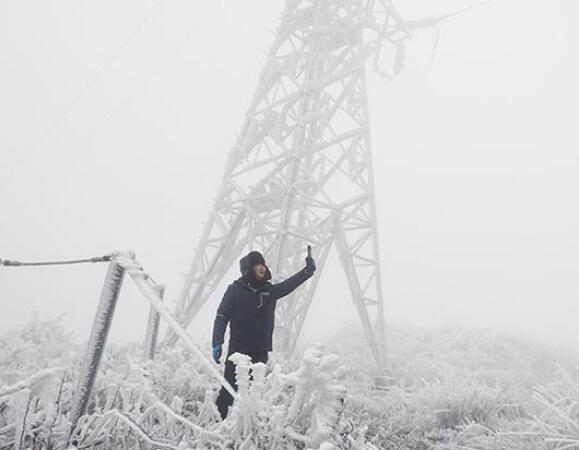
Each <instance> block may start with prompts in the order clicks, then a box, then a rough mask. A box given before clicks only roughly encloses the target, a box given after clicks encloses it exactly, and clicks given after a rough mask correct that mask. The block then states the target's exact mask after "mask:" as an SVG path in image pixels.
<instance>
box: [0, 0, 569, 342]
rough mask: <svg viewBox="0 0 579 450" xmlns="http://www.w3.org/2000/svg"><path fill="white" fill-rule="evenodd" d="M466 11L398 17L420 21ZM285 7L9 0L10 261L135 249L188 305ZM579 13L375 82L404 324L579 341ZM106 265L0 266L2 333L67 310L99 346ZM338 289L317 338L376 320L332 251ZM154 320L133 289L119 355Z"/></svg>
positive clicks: (539, 18) (415, 62)
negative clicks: (232, 152) (207, 222)
mask: <svg viewBox="0 0 579 450" xmlns="http://www.w3.org/2000/svg"><path fill="white" fill-rule="evenodd" d="M469 4H472V3H470V2H466V1H450V0H444V1H440V2H432V1H426V0H407V1H402V0H399V1H398V2H396V6H397V7H398V9H399V11H400V13H401V14H402V15H403V16H404V17H406V18H409V19H416V18H421V17H424V16H430V15H436V14H442V13H446V12H450V11H454V10H457V9H459V8H461V7H464V6H466V5H469ZM282 7H283V2H282V1H281V0H275V1H273V0H261V1H258V0H246V1H243V2H234V1H230V2H226V1H217V0H214V1H211V2H187V1H182V0H179V1H178V0H173V1H163V0H161V1H154V2H153V1H134V0H127V1H124V2H121V3H119V2H113V1H109V0H106V1H101V2H98V3H91V2H73V1H44V2H3V3H2V4H1V5H0V68H1V71H0V119H1V123H2V126H0V207H1V210H0V215H1V220H0V258H7V259H16V260H21V261H27V260H53V259H69V258H70V259H72V258H81V257H91V256H98V255H103V254H106V253H109V252H110V251H113V250H117V249H132V250H134V251H135V252H136V254H137V258H138V259H139V261H140V262H141V264H142V265H143V266H144V267H145V268H146V270H147V271H148V272H149V273H150V274H151V275H153V277H154V278H155V280H157V282H159V283H163V284H165V285H166V286H167V291H166V298H167V301H168V302H170V303H172V302H173V301H174V300H175V299H176V297H177V295H178V292H179V290H180V288H181V286H182V283H183V273H184V272H185V271H186V269H187V268H188V265H189V263H190V260H191V258H192V256H193V247H194V246H195V245H196V244H197V241H198V239H199V236H200V233H201V230H202V225H203V221H204V218H205V217H206V216H207V215H208V212H209V209H210V207H211V204H212V197H213V195H214V193H216V191H217V188H218V186H219V184H220V181H221V175H222V173H223V169H224V164H225V158H226V155H227V152H228V150H229V149H230V148H231V146H232V145H233V144H234V142H235V138H236V135H237V133H238V132H239V129H240V127H241V124H242V122H243V118H244V114H245V111H246V109H247V108H248V106H249V102H250V100H251V98H252V96H253V93H254V91H255V88H256V85H257V80H258V76H259V73H260V70H261V68H262V66H263V64H264V63H265V54H266V52H267V50H268V48H269V46H270V45H271V42H272V40H273V34H272V32H273V30H274V29H275V27H276V26H277V24H278V19H279V16H280V12H281V10H282ZM578 13H579V5H578V4H577V2H574V1H571V0H553V1H551V2H549V3H545V2H539V1H536V0H526V1H523V0H495V1H491V2H489V3H486V4H483V5H481V6H479V7H477V8H475V9H472V10H470V11H468V12H465V13H463V14H461V15H459V16H455V17H453V18H452V19H449V20H447V21H445V22H444V23H443V24H442V26H441V28H440V36H439V39H438V40H437V36H436V31H435V30H434V29H431V30H427V31H424V32H421V33H417V35H416V36H415V38H414V39H412V41H411V42H410V45H409V48H408V56H409V61H408V64H407V67H406V70H404V71H403V72H402V73H401V75H400V76H399V77H398V78H396V79H395V80H394V81H391V82H389V83H385V82H384V80H382V79H381V78H380V77H379V76H378V75H377V74H374V73H372V72H371V70H369V76H368V79H369V91H368V95H369V104H370V113H371V133H372V145H373V158H374V172H375V176H376V189H377V192H376V203H377V209H378V224H379V233H380V244H381V249H380V250H381V259H382V274H383V281H384V297H385V309H386V323H387V325H388V324H394V323H397V324H407V325H409V326H438V325H446V324H450V325H452V324H460V325H462V326H465V325H466V326H472V327H481V326H482V327H490V328H492V329H496V330H497V331H501V332H508V333H511V334H515V335H518V336H527V337H533V338H540V339H545V340H549V341H552V342H556V343H559V344H563V343H568V344H572V343H573V342H575V341H576V340H577V338H579V328H578V327H577V326H576V318H577V317H578V315H579V306H578V304H579V302H578V300H579V283H578V282H577V274H578V273H579V233H578V230H579V201H578V200H579V190H578V187H579V181H578V177H577V173H578V169H579V157H578V154H577V150H578V143H579V137H578V136H577V131H576V129H577V127H576V120H577V116H578V112H579V111H578V109H579V108H578V106H577V105H578V104H579V93H578V89H577V86H576V80H577V79H578V76H579V66H578V64H577V43H578V42H579V31H578V30H577V27H576V26H575V24H574V22H575V18H576V17H577V14H578ZM435 43H437V45H436V52H435V53H434V58H433V57H432V49H433V47H434V45H435ZM304 256H305V254H304ZM105 269H106V267H105V266H104V265H88V266H87V265H82V266H67V267H64V268H61V267H59V268H0V299H1V302H2V303H1V304H2V307H3V313H2V314H1V315H0V330H7V329H11V328H14V327H18V326H20V325H21V324H23V323H25V322H26V321H27V320H29V319H30V317H31V315H32V314H33V312H36V314H37V316H38V317H39V318H40V319H42V320H46V319H52V318H56V317H58V316H60V315H61V314H65V316H64V317H63V319H62V320H63V322H64V323H65V324H66V326H67V327H68V328H70V329H71V330H74V331H75V332H76V333H77V334H78V336H79V338H80V339H86V337H87V336H88V330H89V328H90V324H91V322H92V315H93V313H94V310H95V308H96V302H97V300H98V296H99V293H100V290H101V287H102V281H103V278H104V274H105ZM235 269H236V268H235V267H234V269H233V270H232V271H231V273H230V275H229V276H228V277H226V279H224V280H223V281H222V284H223V289H217V292H216V294H215V295H213V296H212V298H211V299H210V300H209V301H208V302H207V304H206V305H205V307H204V308H203V310H202V312H201V314H200V315H199V316H198V317H197V318H196V319H195V320H194V321H193V323H192V325H191V327H190V330H191V332H192V334H193V335H194V337H195V338H196V339H198V340H199V341H201V342H204V341H208V340H209V332H210V330H211V326H212V319H213V315H214V313H215V309H216V307H217V304H218V301H219V299H220V296H221V294H222V292H223V290H224V289H225V287H226V285H227V284H228V283H229V282H230V281H231V280H232V279H233V278H234V277H237V273H236V272H235ZM297 269H298V267H296V270H297ZM320 276H321V281H320V284H319V287H318V290H317V293H316V297H315V299H314V303H313V305H312V308H311V310H310V314H309V317H308V319H307V321H306V324H305V329H304V336H303V337H304V339H305V340H311V339H322V340H323V339H327V338H328V337H329V336H331V335H332V333H335V332H337V331H338V330H340V329H342V327H344V326H346V325H348V324H355V323H357V321H356V316H355V314H356V313H355V309H354V307H353V305H352V302H351V300H350V296H349V291H348V289H347V283H346V280H345V278H344V275H343V273H342V271H341V268H340V266H339V263H338V260H337V258H336V255H335V254H331V255H330V260H329V265H328V267H327V270H325V271H324V273H322V274H321V275H320ZM147 313H148V305H147V304H146V302H145V300H144V299H142V298H141V297H140V295H139V294H138V292H137V291H136V289H135V288H134V287H133V286H132V285H131V283H130V282H129V281H128V280H127V282H126V283H125V284H124V286H123V291H122V294H121V298H120V303H119V306H118V310H117V315H116V317H115V321H114V325H113V330H112V336H111V338H112V340H113V341H117V342H125V341H128V340H140V339H142V337H143V335H144V330H145V320H146V317H147Z"/></svg>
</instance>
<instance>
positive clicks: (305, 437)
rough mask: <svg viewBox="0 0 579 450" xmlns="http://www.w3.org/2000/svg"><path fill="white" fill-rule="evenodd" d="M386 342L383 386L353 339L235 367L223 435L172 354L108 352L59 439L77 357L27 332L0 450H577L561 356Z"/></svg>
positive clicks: (527, 348)
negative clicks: (76, 416) (83, 410)
mask: <svg viewBox="0 0 579 450" xmlns="http://www.w3.org/2000/svg"><path fill="white" fill-rule="evenodd" d="M388 343H389V358H388V377H386V378H376V377H374V376H373V375H372V374H371V370H372V367H371V366H369V364H370V363H371V361H372V358H371V356H370V354H367V350H366V345H365V343H364V340H363V338H362V336H361V335H360V334H358V332H357V331H356V330H344V331H342V332H341V333H340V337H336V338H335V339H331V340H330V341H329V343H328V345H327V346H326V347H325V348H323V347H321V346H314V347H312V348H308V349H306V350H305V351H304V352H302V354H301V355H300V357H298V358H296V359H295V360H292V361H288V362H285V363H283V364H281V363H279V362H273V363H270V365H269V366H267V367H266V366H265V365H262V364H256V365H251V364H250V363H249V361H248V360H247V358H246V357H244V356H242V355H238V356H237V359H236V363H237V364H238V377H239V386H240V388H239V392H238V399H237V401H236V403H235V405H234V407H233V409H232V411H231V412H230V415H229V417H228V418H227V419H226V420H225V421H224V422H221V421H220V420H219V419H218V417H219V416H218V413H217V411H216V408H215V406H214V399H215V397H216V395H217V391H218V389H219V386H218V384H217V382H215V381H214V378H213V377H211V376H210V375H208V374H207V373H206V372H204V371H203V370H201V369H200V367H202V366H201V364H200V363H199V361H196V357H195V355H193V354H191V353H190V352H188V351H187V350H185V349H183V348H182V347H181V346H177V347H175V348H172V349H170V350H168V351H162V352H160V353H159V354H158V357H157V358H156V360H155V361H154V363H151V362H143V361H142V360H141V359H140V358H141V354H142V348H141V347H140V346H139V345H127V346H123V347H118V346H113V345H109V347H108V349H107V352H106V353H105V357H104V359H103V362H102V365H101V371H100V373H99V376H98V378H97V382H96V386H95V389H94V391H93V396H92V398H91V401H90V403H89V411H88V414H86V415H84V416H82V417H81V420H80V421H79V423H78V425H77V427H76V428H75V429H74V430H71V429H70V422H69V421H68V415H69V412H70V403H71V399H72V395H73V389H74V387H75V381H76V378H77V375H78V371H79V368H80V362H81V357H82V354H83V351H84V345H82V344H78V343H76V341H75V339H74V336H72V335H71V334H69V333H67V332H66V330H65V329H64V328H63V326H62V325H61V324H60V322H59V321H50V322H39V321H31V322H30V323H29V324H28V325H26V326H25V327H24V328H23V329H21V330H19V331H14V332H10V333H7V334H4V335H3V336H2V337H0V449H8V448H10V449H13V448H35V449H38V448H52V449H61V448H66V442H67V440H68V436H69V435H70V434H71V433H72V437H71V439H70V448H91V449H92V448H94V449H105V448H106V449H109V448H111V449H113V448H115V449H141V448H143V449H182V450H185V449H224V448H234V449H256V448H263V449H324V450H329V449H392V450H394V449H421V450H422V449H424V450H426V449H438V450H442V449H464V450H467V449H472V450H474V449H563V448H567V449H570V448H579V411H578V410H577V408H576V405H577V402H579V383H578V380H579V378H578V376H579V374H578V371H577V364H576V363H577V361H576V359H575V356H574V355H571V354H565V353H563V352H562V351H560V350H557V349H554V348H550V347H547V346H546V345H538V344H536V343H535V344H530V343H526V342H523V341H521V340H517V339H514V338H509V337H506V336H501V335H498V334H497V333H491V332H490V331H485V330H457V329H439V330H437V331H424V330H422V331H420V330H409V329H401V328H390V329H389V336H388ZM207 348H209V345H208V344H207ZM250 370H251V373H252V374H253V377H252V378H250V376H249V372H250Z"/></svg>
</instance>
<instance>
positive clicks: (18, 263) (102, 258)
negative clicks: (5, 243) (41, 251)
mask: <svg viewBox="0 0 579 450" xmlns="http://www.w3.org/2000/svg"><path fill="white" fill-rule="evenodd" d="M111 257H112V256H111V255H105V256H95V257H94V258H87V259H69V260H65V261H34V262H21V261H16V260H10V259H1V258H0V266H5V267H27V266H63V265H68V264H84V263H99V262H109V261H110V260H111Z"/></svg>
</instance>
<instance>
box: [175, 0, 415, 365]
mask: <svg viewBox="0 0 579 450" xmlns="http://www.w3.org/2000/svg"><path fill="white" fill-rule="evenodd" d="M378 8H379V9H378ZM368 35H371V36H370V37H368ZM406 37H408V32H407V30H406V29H405V27H404V25H403V23H402V22H401V21H400V19H399V18H398V16H397V15H396V13H395V11H394V9H393V8H392V7H391V5H390V3H389V2H387V1H362V0H332V1H330V0H301V1H296V0H288V1H287V2H286V8H285V11H284V13H283V15H282V19H281V25H280V26H279V28H278V30H277V34H276V38H275V40H274V43H273V45H272V48H271V50H270V52H269V55H268V60H267V63H266V66H265V68H264V70H263V72H262V74H261V77H260V82H259V85H258V88H257V91H256V93H255V96H254V98H253V101H252V104H251V106H250V108H249V110H248V112H247V115H246V119H245V122H244V124H243V127H242V130H241V133H240V135H239V138H238V140H237V143H236V145H235V146H234V147H233V149H232V150H231V152H230V154H229V157H228V161H227V164H226V169H225V174H224V177H223V181H222V185H221V187H220V190H219V193H218V196H217V198H216V200H215V204H214V207H213V210H212V213H211V216H210V218H209V220H208V221H207V223H206V224H205V228H204V231H203V234H202V236H201V238H200V242H199V246H198V247H197V249H196V252H195V257H194V258H193V263H192V265H191V267H190V270H189V272H188V276H187V279H186V280H185V283H184V286H183V289H182V291H181V295H180V298H179V301H178V309H177V316H178V317H179V320H180V321H181V324H183V325H188V324H189V323H190V322H191V320H192V319H193V317H194V316H195V314H196V313H197V312H198V311H199V309H200V308H201V307H202V305H203V304H204V303H205V301H206V300H207V298H208V297H209V295H211V293H212V292H213V290H214V289H215V288H216V286H217V285H218V284H219V283H220V282H221V281H222V279H223V276H224V275H225V273H226V272H227V271H228V270H229V268H230V267H231V265H232V264H234V263H236V262H237V260H238V258H239V256H240V254H241V253H242V251H244V250H245V249H247V248H256V249H259V250H261V251H262V252H263V253H264V254H265V256H266V259H267V260H268V261H270V262H272V269H273V272H274V274H275V275H276V278H278V279H282V278H284V277H286V276H288V275H290V274H292V273H293V272H295V270H296V269H297V268H299V267H300V266H301V265H302V264H303V250H304V248H305V247H306V245H307V244H310V243H311V244H313V245H314V248H315V249H316V251H317V254H318V257H319V266H320V270H323V267H324V264H325V262H326V258H327V255H328V252H329V249H330V247H331V245H332V244H333V243H335V244H336V246H337V247H336V248H337V250H338V253H339V257H340V262H341V264H342V266H343V268H344V270H345V273H346V275H347V279H348V283H349V286H350V290H351V294H352V298H353V301H354V303H355V305H356V308H357V311H358V313H359V315H360V319H361V321H362V324H363V326H364V330H365V333H366V337H367V339H368V341H369V343H370V344H371V347H372V349H373V352H374V356H375V358H376V361H377V363H378V365H379V367H380V368H382V364H383V352H384V308H383V295H382V284H381V277H380V261H379V254H378V240H377V230H376V211H375V205H374V180H373V174H372V159H371V149H370V136H369V119H368V105H367V93H366V79H365V67H366V62H367V60H368V59H369V58H372V57H374V56H376V55H377V54H378V52H379V49H380V46H381V45H382V43H383V42H390V43H392V44H393V45H394V47H395V48H399V47H400V46H401V42H403V40H404V39H405V38H406ZM395 71H396V67H395ZM316 285H317V283H316V282H315V281H314V282H312V283H310V284H309V285H308V286H305V287H302V288H300V289H298V290H297V291H296V292H295V293H294V294H292V297H293V298H291V299H288V300H284V301H281V302H280V304H279V305H278V309H277V312H276V314H277V319H276V320H277V326H276V331H275V332H276V345H278V346H279V347H280V348H281V349H282V350H283V351H285V352H287V353H291V352H292V351H293V349H294V347H295V344H296V341H297V339H298V337H299V333H300V330H301V328H302V325H303V322H304V319H305V316H306V313H307V311H308V308H309V306H310V303H311V301H312V297H313V295H314V292H315V290H316ZM175 341H176V336H175V335H174V334H169V335H168V336H167V338H166V343H169V344H171V343H174V342H175Z"/></svg>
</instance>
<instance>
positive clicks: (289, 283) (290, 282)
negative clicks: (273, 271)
mask: <svg viewBox="0 0 579 450" xmlns="http://www.w3.org/2000/svg"><path fill="white" fill-rule="evenodd" d="M315 271H316V263H315V261H314V259H313V258H312V257H311V256H308V257H307V258H306V267H304V268H303V269H302V270H300V271H299V272H298V273H295V274H293V275H292V276H291V277H289V278H288V279H286V280H284V281H282V282H281V283H277V284H274V285H273V286H272V287H271V293H272V295H273V296H274V297H275V298H282V297H285V296H286V295H288V294H291V293H292V292H293V291H294V290H295V289H296V288H297V287H298V286H299V285H300V284H302V283H303V282H304V281H306V280H307V279H309V278H311V277H312V276H313V275H314V272H315Z"/></svg>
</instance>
